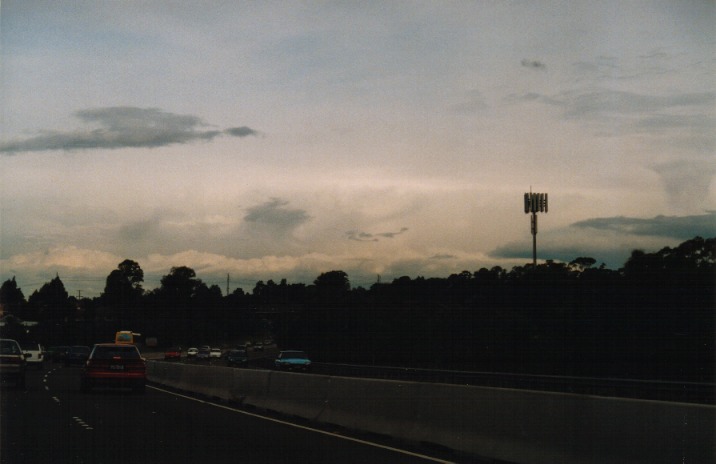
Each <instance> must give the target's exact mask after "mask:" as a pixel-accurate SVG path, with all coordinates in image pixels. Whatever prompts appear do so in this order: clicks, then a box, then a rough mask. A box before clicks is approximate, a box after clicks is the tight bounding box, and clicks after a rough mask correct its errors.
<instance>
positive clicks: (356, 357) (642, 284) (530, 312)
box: [2, 237, 716, 381]
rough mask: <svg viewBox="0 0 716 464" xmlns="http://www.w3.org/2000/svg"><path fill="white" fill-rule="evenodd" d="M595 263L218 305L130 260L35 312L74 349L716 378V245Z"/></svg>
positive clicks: (53, 290)
mask: <svg viewBox="0 0 716 464" xmlns="http://www.w3.org/2000/svg"><path fill="white" fill-rule="evenodd" d="M595 264H596V262H595V260H594V259H593V258H589V257H578V258H575V259H574V260H573V261H572V262H570V263H557V262H553V261H547V262H545V263H544V264H540V265H538V266H536V267H533V266H532V265H525V266H518V267H515V268H513V269H512V270H510V271H507V270H505V269H502V268H501V267H494V268H492V269H486V268H483V269H479V270H477V271H475V272H469V271H463V272H461V273H459V274H453V275H450V276H449V277H447V278H424V277H416V278H410V277H407V276H404V277H400V278H397V279H395V280H393V282H391V283H376V284H374V285H372V286H371V287H370V288H369V289H365V288H361V287H359V288H353V289H352V288H351V286H350V282H349V279H348V275H347V274H346V273H344V272H343V271H330V272H326V273H323V274H321V275H320V276H319V277H318V278H317V279H316V280H315V281H314V282H313V284H312V285H305V284H288V283H287V282H286V280H285V279H284V280H281V282H280V283H279V284H276V283H275V282H274V281H272V280H269V281H268V282H266V283H264V282H262V281H259V282H258V283H257V284H256V286H255V288H254V289H253V292H252V293H251V294H246V293H244V291H243V290H241V289H237V290H236V291H234V292H233V293H232V294H230V295H226V296H222V294H221V290H220V289H219V288H218V287H216V286H212V287H207V286H206V285H205V284H204V283H203V282H202V281H201V280H199V279H197V278H196V274H195V273H194V271H193V270H192V269H190V268H187V267H178V268H172V270H171V271H170V273H169V274H168V275H167V276H165V277H164V278H163V279H162V281H161V282H162V285H161V287H160V288H158V289H156V290H153V291H150V292H144V291H143V290H142V289H141V286H140V284H141V281H142V279H141V277H142V276H143V274H142V273H141V269H140V268H139V265H138V264H136V263H134V262H132V261H129V260H127V261H125V262H123V263H122V264H120V267H119V268H118V270H116V271H113V272H112V274H110V276H109V277H108V278H107V290H106V292H105V294H104V295H103V297H102V298H98V299H95V300H82V301H81V302H77V301H73V299H72V298H68V297H67V293H66V292H64V286H63V285H62V282H61V281H60V280H59V277H57V278H56V279H54V280H53V281H52V282H50V283H48V284H46V285H45V286H43V288H42V289H41V290H40V291H39V292H35V293H34V294H33V295H32V296H31V298H30V301H29V302H28V304H27V306H28V307H29V308H30V309H28V311H35V313H36V314H38V315H39V319H40V322H41V326H45V327H50V326H51V327H52V329H53V331H52V332H51V333H52V334H53V336H55V337H56V335H57V333H58V331H59V333H61V334H62V336H64V337H71V338H73V339H74V340H73V341H79V339H82V340H85V339H90V338H93V337H94V338H95V341H96V340H100V341H101V340H102V339H103V337H104V338H107V339H108V338H109V337H111V336H112V334H113V333H114V331H115V330H118V329H130V328H131V329H132V330H135V331H140V332H141V333H143V334H146V335H147V336H156V337H157V338H158V339H160V340H161V341H162V342H163V343H164V344H167V345H169V344H171V345H182V346H188V344H194V345H195V344H198V343H204V342H208V341H212V340H215V341H220V340H236V339H239V338H241V337H244V336H246V337H249V338H256V337H257V336H261V337H262V336H267V337H268V336H271V337H275V338H276V340H277V342H278V343H279V345H280V346H281V347H283V348H286V349H289V348H290V349H303V350H305V351H307V352H308V353H309V354H310V355H311V357H312V358H313V359H315V360H317V361H326V362H347V363H366V364H384V365H399V366H414V367H428V368H443V369H459V370H472V371H493V372H494V371H500V372H527V373H539V374H554V375H579V376H615V377H630V378H650V379H663V380H669V379H670V380H688V381H713V380H714V366H715V365H716V358H715V356H714V352H715V347H714V334H715V333H716V319H715V317H714V316H715V314H716V313H715V310H716V298H715V296H716V292H715V288H716V286H715V283H716V238H710V239H703V238H701V237H696V238H694V239H692V240H689V241H686V242H684V243H682V244H681V245H679V246H677V247H675V248H668V247H667V248H663V249H662V250H659V251H658V252H655V253H646V252H644V251H640V250H635V251H633V252H632V254H631V256H630V258H629V259H628V261H627V262H626V263H625V264H624V267H623V268H621V269H618V270H610V269H606V268H605V267H604V265H601V266H599V267H595V266H594V265H595ZM123 265H125V266H123ZM13 284H14V285H13ZM2 288H3V293H2V295H3V299H4V300H3V301H8V302H10V301H12V303H11V304H13V305H15V306H13V307H21V306H23V304H24V302H22V301H20V302H18V301H17V300H18V296H19V295H22V293H21V291H20V290H19V288H17V285H16V284H15V283H14V279H13V281H8V282H6V283H5V284H3V287H2ZM18 292H19V293H18ZM19 299H20V300H22V298H19ZM71 305H74V308H75V311H74V313H73V311H71V310H70V311H68V309H67V308H68V307H70V309H72V306H71ZM127 305H129V306H130V307H131V308H129V307H128V306H127ZM116 307H124V308H125V309H123V310H121V311H117V310H116ZM32 308H34V309H32ZM112 308H115V309H112ZM73 315H74V317H72V316H73ZM118 324H121V325H123V327H118ZM49 333H50V332H48V333H47V334H48V335H47V336H49ZM67 342H69V340H68V341H66V342H65V343H67Z"/></svg>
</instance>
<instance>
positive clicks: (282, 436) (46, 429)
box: [0, 363, 477, 464]
mask: <svg viewBox="0 0 716 464" xmlns="http://www.w3.org/2000/svg"><path fill="white" fill-rule="evenodd" d="M79 375H80V368H77V367H64V366H62V365H60V364H50V363H48V364H46V367H45V369H44V370H42V371H34V370H33V371H28V375H27V387H26V389H25V390H17V389H14V388H10V387H8V386H2V390H1V391H0V400H1V403H0V412H1V414H0V433H1V435H0V463H2V464H37V463H46V462H57V463H74V464H81V463H87V464H102V463H104V464H111V463H127V462H142V463H157V464H162V463H176V464H181V463H206V464H219V463H229V462H231V463H232V464H235V463H237V462H246V463H249V462H268V463H336V462H340V463H396V462H399V463H422V464H424V463H430V462H477V461H474V460H469V459H468V458H467V457H462V458H456V456H454V455H451V454H450V453H449V452H447V451H444V452H443V451H442V450H434V449H430V450H428V451H429V452H426V450H421V449H416V448H412V449H407V448H405V444H397V443H394V442H393V441H392V440H391V439H390V438H386V437H378V438H376V437H349V436H347V435H346V432H345V431H342V430H329V429H327V430H317V429H314V428H312V427H311V426H309V425H308V424H305V423H304V424H300V423H298V424H291V423H288V422H285V421H284V420H283V419H281V418H276V417H274V418H271V417H265V416H261V415H259V414H257V412H253V411H240V410H237V409H234V408H232V407H230V406H229V405H225V404H213V403H210V402H206V401H204V400H202V399H198V398H191V397H188V396H184V395H182V394H180V393H175V392H170V391H167V390H164V389H160V388H156V387H152V386H148V388H147V392H146V393H145V394H144V395H138V394H133V393H131V392H129V391H123V390H97V391H93V392H92V393H88V394H87V393H84V394H83V393H81V392H80V390H79ZM376 440H377V441H378V442H376ZM428 454H430V456H428ZM441 454H442V455H441Z"/></svg>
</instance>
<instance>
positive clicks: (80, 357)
mask: <svg viewBox="0 0 716 464" xmlns="http://www.w3.org/2000/svg"><path fill="white" fill-rule="evenodd" d="M90 351H92V350H91V349H90V347H89V346H81V345H76V346H71V347H70V350H69V351H68V352H67V357H66V358H65V366H82V365H83V364H84V363H85V362H87V359H88V358H89V355H90Z"/></svg>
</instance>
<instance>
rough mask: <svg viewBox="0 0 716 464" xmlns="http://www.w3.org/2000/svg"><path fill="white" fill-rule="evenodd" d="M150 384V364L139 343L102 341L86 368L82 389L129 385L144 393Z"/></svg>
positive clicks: (86, 390)
mask: <svg viewBox="0 0 716 464" xmlns="http://www.w3.org/2000/svg"><path fill="white" fill-rule="evenodd" d="M146 383H147V365H146V362H145V360H144V358H142V355H141V354H140V353H139V350H138V349H137V347H136V346H135V345H128V344H126V343H99V344H97V345H95V346H94V348H93V349H92V353H91V354H90V356H89V359H88V360H87V363H86V364H85V367H84V369H82V381H81V389H82V391H83V392H89V391H91V390H92V389H93V388H95V387H119V388H123V387H128V388H131V389H132V390H134V391H135V392H137V393H143V392H144V390H145V387H146Z"/></svg>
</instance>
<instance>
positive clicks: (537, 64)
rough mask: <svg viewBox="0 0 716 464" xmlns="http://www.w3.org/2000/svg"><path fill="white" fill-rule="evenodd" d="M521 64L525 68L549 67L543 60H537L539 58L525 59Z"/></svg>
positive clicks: (541, 68)
mask: <svg viewBox="0 0 716 464" xmlns="http://www.w3.org/2000/svg"><path fill="white" fill-rule="evenodd" d="M520 64H521V65H522V66H523V67H525V68H531V69H539V70H544V69H547V66H545V64H544V63H542V62H541V61H537V60H528V59H524V60H522V61H521V62H520Z"/></svg>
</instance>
